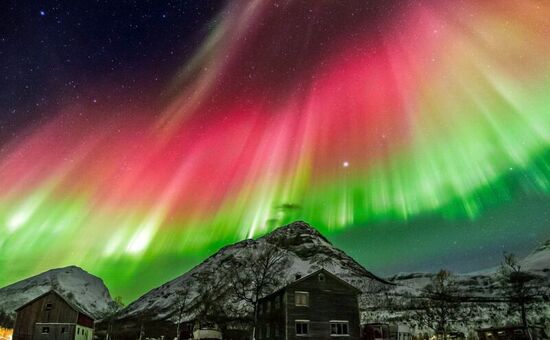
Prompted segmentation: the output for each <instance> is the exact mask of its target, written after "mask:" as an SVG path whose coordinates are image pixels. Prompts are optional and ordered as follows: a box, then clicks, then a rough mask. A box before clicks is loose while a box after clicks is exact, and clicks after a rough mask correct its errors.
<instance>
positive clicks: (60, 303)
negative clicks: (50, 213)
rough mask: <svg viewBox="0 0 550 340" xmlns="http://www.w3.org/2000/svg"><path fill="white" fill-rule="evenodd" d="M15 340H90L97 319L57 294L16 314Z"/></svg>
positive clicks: (43, 297) (32, 301) (37, 299)
mask: <svg viewBox="0 0 550 340" xmlns="http://www.w3.org/2000/svg"><path fill="white" fill-rule="evenodd" d="M16 312H17V316H16V318H15V327H14V331H13V340H91V339H93V332H94V318H93V317H92V316H90V315H89V314H88V313H87V312H85V311H84V310H82V308H79V307H78V306H76V305H75V304H74V303H72V302H71V301H70V300H69V299H68V298H67V297H65V296H63V295H62V294H60V293H58V292H57V291H55V290H51V291H49V292H46V293H44V294H42V295H40V296H38V297H37V298H35V299H33V300H31V301H29V302H27V303H25V304H24V305H22V306H21V307H19V308H18V309H17V310H16Z"/></svg>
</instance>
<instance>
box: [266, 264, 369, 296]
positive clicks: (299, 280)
mask: <svg viewBox="0 0 550 340" xmlns="http://www.w3.org/2000/svg"><path fill="white" fill-rule="evenodd" d="M320 273H323V274H325V275H327V276H330V277H331V278H333V279H335V280H336V281H338V282H340V283H341V284H342V285H344V286H346V287H348V288H350V289H351V290H352V291H354V293H355V294H361V290H360V289H359V288H357V287H355V286H353V285H352V284H350V283H348V282H346V281H345V280H342V279H341V278H339V277H338V276H336V275H334V274H333V273H331V272H329V271H328V270H326V269H324V268H322V269H319V270H317V271H314V272H313V273H311V274H308V275H306V276H304V277H301V278H299V279H297V280H295V281H293V282H291V283H289V284H287V285H286V286H284V287H282V288H280V289H278V290H276V291H274V292H273V293H271V294H268V295H266V296H264V297H262V298H261V299H260V300H264V299H267V298H269V297H271V296H273V295H275V294H278V293H280V292H282V291H284V290H286V289H288V288H289V287H292V286H294V285H295V284H297V283H300V282H302V281H305V280H307V279H309V278H311V277H312V276H315V275H318V274H320Z"/></svg>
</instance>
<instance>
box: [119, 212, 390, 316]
mask: <svg viewBox="0 0 550 340" xmlns="http://www.w3.org/2000/svg"><path fill="white" fill-rule="evenodd" d="M269 245H273V246H276V247H277V248H279V249H282V250H283V251H285V252H286V256H287V257H288V260H289V266H288V269H287V270H286V272H284V273H281V274H282V275H284V276H285V278H286V281H292V280H293V279H294V278H295V275H297V274H299V275H307V274H309V273H311V272H313V271H316V270H317V269H320V268H325V269H327V270H328V271H330V272H333V273H336V274H338V275H339V276H340V277H341V278H343V279H344V280H346V281H347V282H349V283H351V284H353V285H355V286H356V287H358V288H361V289H367V288H368V287H370V286H372V285H385V281H383V280H382V279H379V278H378V277H376V276H375V275H374V274H372V273H371V272H369V271H367V270H366V269H365V268H363V267H362V266H361V265H360V264H358V263H357V262H356V261H355V260H353V259H352V258H351V257H349V256H348V255H346V254H345V253H344V252H343V251H341V250H339V249H337V248H335V247H334V246H333V245H332V244H331V243H330V242H329V241H328V240H327V239H326V238H325V237H323V236H322V235H321V234H320V233H319V232H318V231H317V230H315V229H314V228H312V227H311V226H309V225H308V224H307V223H305V222H294V223H291V224H289V225H287V226H284V227H281V228H279V229H277V230H275V231H273V232H272V233H270V234H268V235H265V236H264V237H261V238H259V239H257V240H245V241H241V242H238V243H235V244H233V245H230V246H226V247H224V248H222V249H220V250H219V251H218V252H217V253H215V254H214V255H212V256H211V257H209V258H208V259H206V260H205V261H204V262H202V263H201V264H199V265H198V266H196V267H195V268H193V269H192V270H191V271H189V272H187V273H185V274H183V275H182V276H180V277H178V278H176V279H174V280H172V281H170V282H168V283H166V284H164V285H162V286H160V287H158V288H156V289H153V290H152V291H150V292H148V293H147V294H145V295H143V296H142V297H140V298H139V299H138V300H137V301H135V302H133V303H131V304H130V305H128V307H126V308H125V309H124V310H123V311H122V312H121V313H120V314H119V318H134V317H138V316H139V317H143V316H145V317H149V318H151V319H156V320H163V319H171V318H173V315H174V314H175V308H176V307H175V305H176V303H175V301H176V300H177V298H178V294H179V292H180V291H181V289H182V287H184V286H185V285H190V287H191V291H192V293H191V298H193V297H196V296H197V295H198V293H197V283H196V282H195V278H194V277H195V276H196V275H197V274H203V273H208V275H212V276H216V275H223V274H220V272H221V271H220V270H218V269H219V268H224V267H226V266H228V263H230V260H231V259H232V258H246V257H248V256H249V255H250V254H251V253H253V252H256V253H257V252H261V250H262V248H265V247H267V246H269ZM217 279H218V278H214V277H213V278H212V280H213V281H215V280H217Z"/></svg>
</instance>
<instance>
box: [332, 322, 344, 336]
mask: <svg viewBox="0 0 550 340" xmlns="http://www.w3.org/2000/svg"><path fill="white" fill-rule="evenodd" d="M330 335H349V327H348V322H347V321H331V322H330Z"/></svg>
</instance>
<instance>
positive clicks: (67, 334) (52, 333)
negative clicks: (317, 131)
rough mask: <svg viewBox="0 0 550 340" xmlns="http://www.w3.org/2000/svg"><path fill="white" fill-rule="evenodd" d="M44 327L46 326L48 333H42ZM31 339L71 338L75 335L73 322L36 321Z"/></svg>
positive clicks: (61, 339)
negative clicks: (46, 322)
mask: <svg viewBox="0 0 550 340" xmlns="http://www.w3.org/2000/svg"><path fill="white" fill-rule="evenodd" d="M44 327H48V330H49V333H47V334H43V333H42V330H43V328H44ZM33 333H34V334H33V337H32V339H33V340H53V339H55V340H58V339H59V340H73V339H74V335H75V325H74V324H54V323H48V324H43V323H37V324H36V325H35V326H34V332H33Z"/></svg>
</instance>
